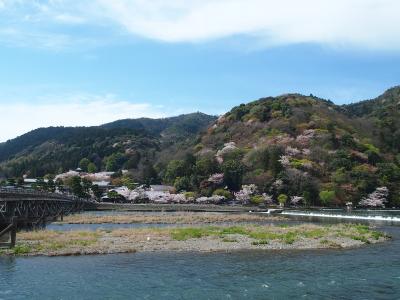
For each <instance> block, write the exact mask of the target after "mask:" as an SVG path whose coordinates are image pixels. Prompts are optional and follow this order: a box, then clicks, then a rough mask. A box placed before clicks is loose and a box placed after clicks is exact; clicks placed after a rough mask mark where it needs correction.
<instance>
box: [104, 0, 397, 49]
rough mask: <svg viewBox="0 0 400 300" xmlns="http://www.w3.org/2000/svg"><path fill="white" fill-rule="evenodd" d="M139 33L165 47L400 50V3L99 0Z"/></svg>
mask: <svg viewBox="0 0 400 300" xmlns="http://www.w3.org/2000/svg"><path fill="white" fill-rule="evenodd" d="M98 3H100V5H102V6H103V7H104V9H105V11H106V13H105V16H106V17H109V18H111V19H112V20H113V21H114V22H117V23H119V24H121V25H123V26H124V27H125V28H126V29H127V30H129V31H130V32H132V33H134V34H138V35H141V36H144V37H148V38H152V39H157V40H162V41H166V42H199V41H204V40H210V39H218V38H225V37H230V36H235V35H251V36H254V37H255V38H257V39H261V40H262V41H263V42H264V44H265V45H272V44H291V43H319V44H323V45H330V46H335V47H336V46H352V47H353V46H356V47H369V48H375V49H399V48H400V19H399V18H398V12H399V11H400V1H398V0H335V1H333V0H301V1H300V0H280V1H276V0H202V1H198V0H192V1H183V0H170V1H161V0H156V1H143V0H132V1H129V0H113V1H107V0H98Z"/></svg>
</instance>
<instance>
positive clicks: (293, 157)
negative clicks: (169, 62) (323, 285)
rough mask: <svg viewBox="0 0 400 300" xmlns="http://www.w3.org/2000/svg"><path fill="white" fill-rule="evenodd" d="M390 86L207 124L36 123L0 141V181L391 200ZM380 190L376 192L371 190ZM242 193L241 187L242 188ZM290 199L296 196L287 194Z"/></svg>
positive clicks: (255, 108) (327, 201) (394, 110)
mask: <svg viewBox="0 0 400 300" xmlns="http://www.w3.org/2000/svg"><path fill="white" fill-rule="evenodd" d="M399 106H400V88H399V87H396V88H392V89H390V90H388V91H386V92H385V93H384V94H383V95H381V96H379V97H378V98H376V99H372V100H367V101H362V102H359V103H355V104H349V105H343V106H338V105H335V104H334V103H332V102H330V101H327V100H324V99H320V98H317V97H314V96H312V95H310V96H304V95H300V94H286V95H282V96H279V97H268V98H261V99H259V100H257V101H253V102H250V103H248V104H241V105H239V106H237V107H234V108H233V109H232V110H231V111H229V112H227V113H226V114H225V115H223V116H220V117H219V118H218V119H217V120H216V119H215V118H214V117H211V116H207V115H204V114H200V113H197V114H191V115H186V116H180V117H176V118H168V119H163V120H150V119H137V120H120V121H116V122H113V123H110V124H106V125H103V126H101V127H95V128H47V129H38V130H36V131H33V132H31V133H28V134H26V135H24V136H22V137H19V138H17V139H15V140H12V141H9V142H7V143H5V144H1V145H0V161H2V163H1V165H0V167H1V171H2V172H3V174H4V175H5V176H7V177H10V176H22V175H23V174H26V173H28V174H29V175H30V176H35V175H36V176H43V175H45V174H48V173H52V174H55V173H56V172H59V171H62V170H66V169H68V168H75V167H77V166H78V164H79V162H80V161H81V160H82V159H86V161H85V163H84V164H83V166H84V167H85V166H87V164H88V163H92V164H94V165H95V167H96V169H97V170H111V171H119V170H122V169H128V170H130V172H129V173H128V174H125V175H123V176H122V177H124V178H122V177H121V178H122V179H126V178H127V177H128V178H130V179H131V180H136V181H139V182H146V183H149V182H162V183H165V184H171V185H174V186H175V188H176V189H177V190H178V191H187V192H193V193H196V194H199V195H203V196H211V195H216V196H224V197H225V198H229V197H230V196H232V195H233V193H235V192H236V198H238V197H240V193H241V192H243V190H242V191H241V192H238V191H240V190H241V189H243V187H242V186H243V185H252V184H254V185H255V186H252V187H251V189H253V190H254V189H257V195H262V194H264V195H263V198H262V197H261V196H256V193H254V196H253V197H251V199H250V201H252V202H253V203H261V202H263V201H266V199H273V200H275V201H280V202H282V203H283V202H286V201H290V200H292V201H296V200H295V199H298V201H302V202H303V203H305V204H308V205H343V204H344V203H346V202H353V203H355V204H357V203H358V202H359V201H360V200H361V199H362V198H363V197H366V196H367V195H368V194H371V193H373V192H374V191H375V190H376V189H377V188H382V187H386V188H387V189H388V191H389V194H388V200H389V205H399V204H400V155H399V150H400V112H399ZM380 191H386V190H385V189H380ZM250 194H251V193H250ZM296 197H297V198H296Z"/></svg>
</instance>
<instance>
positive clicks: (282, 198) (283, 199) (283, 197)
mask: <svg viewBox="0 0 400 300" xmlns="http://www.w3.org/2000/svg"><path fill="white" fill-rule="evenodd" d="M287 199H288V196H286V195H285V194H280V195H279V196H278V202H279V204H280V205H281V206H285V204H286V201H287Z"/></svg>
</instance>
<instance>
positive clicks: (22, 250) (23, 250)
mask: <svg viewBox="0 0 400 300" xmlns="http://www.w3.org/2000/svg"><path fill="white" fill-rule="evenodd" d="M31 251H32V248H31V247H30V246H29V245H25V244H22V245H16V246H15V247H14V248H12V253H13V254H14V255H24V254H28V253H30V252H31Z"/></svg>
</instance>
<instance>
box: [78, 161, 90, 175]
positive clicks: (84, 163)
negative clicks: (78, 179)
mask: <svg viewBox="0 0 400 300" xmlns="http://www.w3.org/2000/svg"><path fill="white" fill-rule="evenodd" d="M89 164H90V160H88V159H87V158H82V159H81V161H80V162H79V168H81V169H82V171H84V172H87V171H88V166H89Z"/></svg>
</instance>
